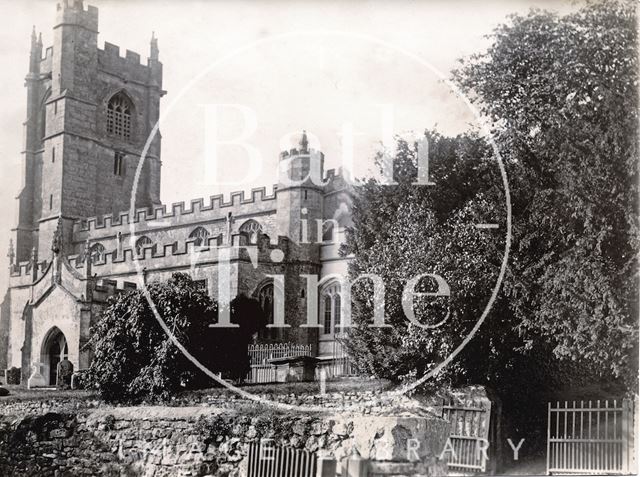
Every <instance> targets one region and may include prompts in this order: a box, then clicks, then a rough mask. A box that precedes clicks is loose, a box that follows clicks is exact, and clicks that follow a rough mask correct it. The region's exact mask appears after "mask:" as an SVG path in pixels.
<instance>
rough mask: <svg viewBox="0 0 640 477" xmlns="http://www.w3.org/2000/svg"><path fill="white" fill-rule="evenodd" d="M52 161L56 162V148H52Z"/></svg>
mask: <svg viewBox="0 0 640 477" xmlns="http://www.w3.org/2000/svg"><path fill="white" fill-rule="evenodd" d="M51 162H56V148H55V147H52V148H51Z"/></svg>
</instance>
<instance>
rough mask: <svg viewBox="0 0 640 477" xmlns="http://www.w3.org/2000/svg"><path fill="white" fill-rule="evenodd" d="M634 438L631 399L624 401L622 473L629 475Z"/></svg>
mask: <svg viewBox="0 0 640 477" xmlns="http://www.w3.org/2000/svg"><path fill="white" fill-rule="evenodd" d="M632 436H633V408H632V403H631V401H630V400H629V399H623V400H622V472H623V473H625V474H628V473H629V470H630V469H631V465H629V464H630V462H629V461H630V460H631V458H632V455H631V452H629V451H630V450H632V449H631V439H632Z"/></svg>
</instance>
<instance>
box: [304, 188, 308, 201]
mask: <svg viewBox="0 0 640 477" xmlns="http://www.w3.org/2000/svg"><path fill="white" fill-rule="evenodd" d="M304 200H307V189H305V190H304Z"/></svg>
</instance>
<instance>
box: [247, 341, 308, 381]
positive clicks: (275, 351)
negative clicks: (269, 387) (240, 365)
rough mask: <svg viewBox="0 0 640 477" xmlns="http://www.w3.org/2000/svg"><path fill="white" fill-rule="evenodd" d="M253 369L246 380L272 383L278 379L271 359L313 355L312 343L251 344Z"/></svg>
mask: <svg viewBox="0 0 640 477" xmlns="http://www.w3.org/2000/svg"><path fill="white" fill-rule="evenodd" d="M248 353H249V362H250V366H251V369H250V370H249V373H248V374H247V377H246V379H245V382H247V383H252V384H260V383H272V382H274V381H275V380H276V369H275V366H273V365H272V364H271V363H270V362H269V361H270V360H272V359H276V358H285V357H294V356H311V345H299V344H294V343H276V344H255V345H249V349H248Z"/></svg>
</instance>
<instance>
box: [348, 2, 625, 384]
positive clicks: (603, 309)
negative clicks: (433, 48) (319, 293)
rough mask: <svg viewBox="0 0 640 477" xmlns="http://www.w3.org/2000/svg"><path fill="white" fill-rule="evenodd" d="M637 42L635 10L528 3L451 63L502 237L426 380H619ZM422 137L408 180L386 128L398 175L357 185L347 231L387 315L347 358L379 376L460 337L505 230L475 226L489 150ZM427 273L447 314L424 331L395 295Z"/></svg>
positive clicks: (417, 364)
mask: <svg viewBox="0 0 640 477" xmlns="http://www.w3.org/2000/svg"><path fill="white" fill-rule="evenodd" d="M636 40H637V39H636V17H635V10H634V8H633V7H632V6H627V5H626V4H618V3H611V2H606V3H598V4H589V5H587V6H586V7H583V8H582V9H581V10H579V11H578V12H576V13H573V14H570V15H566V16H558V15H556V14H552V13H548V12H542V11H532V12H531V13H529V14H528V15H526V16H513V17H511V18H510V21H509V22H508V23H507V24H505V25H501V26H500V27H498V28H497V30H496V31H495V33H494V35H493V44H492V46H491V47H490V48H489V50H488V51H487V52H485V53H482V54H479V55H476V56H474V57H472V58H470V59H468V60H466V61H465V62H463V64H462V66H461V67H460V69H458V70H457V71H456V72H455V74H454V76H455V79H456V81H457V82H458V84H459V85H460V86H461V87H462V88H463V89H464V90H465V91H466V92H467V93H468V94H469V95H471V96H472V97H473V98H474V99H475V101H476V102H477V104H478V105H479V107H480V108H481V110H482V112H483V114H485V115H486V116H487V117H488V118H489V120H490V122H491V124H492V126H493V137H494V139H495V140H496V142H497V145H498V147H499V150H500V153H501V155H502V157H503V159H504V161H505V165H506V167H507V171H508V175H509V182H510V187H511V195H512V202H513V248H512V254H511V258H510V261H509V267H508V270H507V274H506V277H505V281H504V285H503V291H502V292H501V294H500V296H499V298H498V300H497V301H496V303H495V305H494V307H493V308H492V312H491V313H490V315H489V316H488V318H487V322H486V323H485V324H484V326H483V327H482V328H481V329H480V331H479V333H478V335H477V336H476V337H475V338H474V340H472V341H471V343H470V344H469V345H468V346H467V347H466V348H465V350H464V351H463V352H462V353H461V355H460V356H459V357H458V358H457V359H456V360H455V361H454V363H452V366H449V367H447V368H446V369H445V370H444V371H443V373H441V374H440V375H439V378H440V379H444V380H448V381H452V382H459V381H463V382H464V381H466V382H471V383H481V382H485V383H486V382H488V383H493V384H499V385H503V386H504V385H505V382H511V383H512V385H515V386H519V385H520V384H522V383H524V382H526V381H528V380H532V381H534V382H535V381H546V384H547V385H548V386H553V385H554V384H553V383H554V382H556V383H557V382H569V381H571V380H573V381H575V382H582V383H584V382H589V381H590V380H594V379H599V378H609V377H613V378H614V379H618V378H624V379H626V382H627V384H628V385H633V383H634V380H635V376H636V373H637V369H636V366H635V364H636V363H637V359H636V358H635V356H636V355H635V353H636V352H637V341H638V332H637V323H636V322H637V293H636V292H637V285H638V284H637V275H636V267H637V253H638V222H637V215H636V205H637V204H636V198H637V194H638V188H637V180H638V176H637V166H638V149H637V142H636V141H637V133H638V130H637V119H638V118H637V104H638V96H637V87H638V82H637V79H638V78H637V67H638V65H637V53H636V47H637V44H636ZM428 136H429V140H430V169H431V175H432V177H433V181H434V182H435V184H436V185H435V186H428V187H427V186H412V185H411V182H412V180H413V179H414V178H415V174H416V172H415V164H416V151H415V147H414V145H413V144H411V143H407V142H403V141H400V142H399V146H398V151H397V154H396V167H395V175H396V181H397V182H398V185H396V186H390V185H383V184H381V183H380V182H378V181H375V180H370V181H368V182H367V183H365V184H364V185H362V186H361V187H359V191H358V193H359V194H358V198H357V199H356V200H355V204H354V228H353V231H352V233H350V234H349V240H348V247H347V248H348V251H349V252H353V253H355V254H356V258H355V260H354V262H353V263H352V266H351V269H350V275H351V278H352V279H353V278H355V277H356V276H358V275H360V274H362V273H377V274H379V275H380V276H381V277H382V278H383V279H384V281H385V285H386V286H387V300H386V309H385V311H386V316H387V322H388V323H391V324H392V325H393V328H388V329H382V330H380V329H374V328H366V327H364V326H360V327H359V328H356V329H354V330H353V331H352V332H351V334H350V339H349V342H348V346H349V347H350V348H351V352H352V354H353V355H354V357H355V359H356V361H357V363H358V364H359V366H360V367H361V368H363V369H364V370H366V371H368V372H371V373H372V374H375V375H378V376H383V377H387V378H391V379H401V380H402V379H406V378H410V377H412V376H416V375H421V374H423V373H424V372H425V370H428V369H431V368H432V367H433V366H434V365H435V364H437V363H439V362H440V361H441V360H442V359H443V357H444V356H446V355H448V353H450V352H451V350H452V349H453V348H455V347H456V346H457V345H458V344H459V343H460V341H461V339H462V337H463V336H464V335H466V333H467V331H468V330H469V329H470V327H471V326H472V325H473V323H475V320H477V318H478V317H479V316H480V313H481V312H482V310H483V309H484V306H485V305H486V302H487V300H488V297H489V295H490V291H491V290H490V289H491V287H492V286H493V284H494V283H495V279H496V277H497V274H498V270H499V266H500V261H501V259H502V252H503V250H504V240H503V237H504V234H503V233H494V232H488V231H487V230H483V231H479V230H478V229H476V228H475V227H474V224H476V223H492V222H493V223H498V224H499V225H500V229H499V230H502V231H504V223H505V222H504V220H505V207H504V195H503V193H502V184H501V181H500V178H499V173H498V168H497V166H496V164H495V158H492V157H491V155H492V153H491V150H490V149H489V148H488V147H487V146H486V144H485V143H484V141H483V140H482V139H480V138H477V137H475V136H474V135H473V134H468V135H463V136H460V137H457V138H444V137H441V136H439V135H438V134H436V133H433V132H431V133H429V134H428ZM427 272H433V273H439V274H440V275H441V276H442V277H443V278H445V279H446V280H447V282H448V283H449V285H450V287H451V298H450V300H448V302H449V307H450V312H451V315H450V317H449V320H448V321H447V322H445V323H444V324H443V325H442V326H440V327H438V328H435V329H430V330H424V329H421V328H419V327H417V326H415V325H410V324H409V323H408V321H407V320H406V318H405V317H404V313H403V311H402V308H401V306H400V297H401V293H402V289H403V287H404V286H405V284H406V282H407V281H408V280H409V279H411V278H413V277H414V276H416V275H418V274H419V273H427ZM422 287H423V288H422V291H426V290H427V289H428V290H433V283H431V284H430V282H429V281H428V280H426V281H425V282H424V283H422ZM369 292H370V290H368V289H367V287H363V286H356V287H355V292H354V298H355V301H356V303H355V305H354V321H355V322H356V323H357V324H360V325H364V324H368V323H370V322H371V321H370V320H371V308H372V306H373V303H372V302H371V295H370V293H369ZM444 301H445V300H444V299H442V298H437V299H436V298H433V297H432V298H416V299H414V309H415V310H416V316H418V317H422V320H423V322H424V323H435V322H437V321H438V319H439V318H438V317H440V318H441V317H443V316H444V315H445V311H446V310H445V305H444ZM372 350H376V352H374V351H372ZM378 350H384V351H378ZM523 371H524V373H523Z"/></svg>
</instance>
